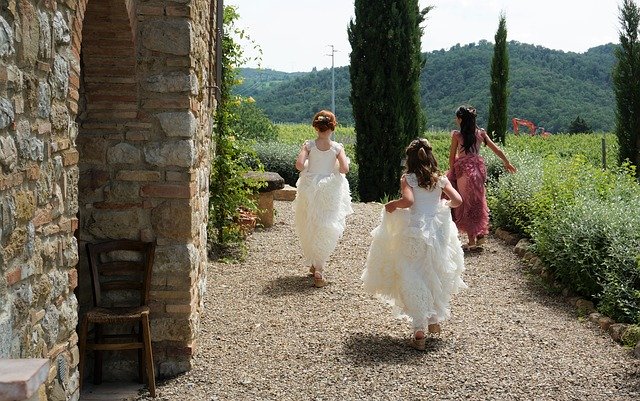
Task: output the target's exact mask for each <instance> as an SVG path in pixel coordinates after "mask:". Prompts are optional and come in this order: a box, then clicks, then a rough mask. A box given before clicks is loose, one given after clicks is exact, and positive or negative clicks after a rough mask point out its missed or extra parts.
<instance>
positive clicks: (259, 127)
mask: <svg viewBox="0 0 640 401" xmlns="http://www.w3.org/2000/svg"><path fill="white" fill-rule="evenodd" d="M230 109H231V112H232V113H233V114H234V116H233V117H234V118H232V119H231V121H230V122H229V126H230V129H231V130H233V131H234V132H236V134H237V136H238V137H240V138H242V139H253V140H257V141H272V140H276V139H277V138H278V127H277V126H276V125H274V124H273V123H272V122H271V121H270V120H269V117H267V115H266V114H265V113H264V111H262V109H260V108H259V107H258V106H256V103H255V101H254V100H253V99H251V98H249V99H241V100H239V101H238V102H236V103H234V104H233V105H232V106H231V107H230Z"/></svg>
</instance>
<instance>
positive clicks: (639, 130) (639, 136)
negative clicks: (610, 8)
mask: <svg viewBox="0 0 640 401" xmlns="http://www.w3.org/2000/svg"><path fill="white" fill-rule="evenodd" d="M620 24H621V25H622V28H621V30H620V47H619V48H618V49H617V50H616V59H617V62H616V65H615V67H614V70H613V83H614V88H615V95H616V106H617V110H616V111H617V112H616V135H617V136H618V142H619V143H620V154H619V160H620V162H623V161H624V160H629V161H631V163H633V164H634V165H635V166H639V165H640V41H638V28H639V27H640V9H639V8H638V6H637V5H636V4H635V2H634V1H633V0H623V2H622V5H621V6H620Z"/></svg>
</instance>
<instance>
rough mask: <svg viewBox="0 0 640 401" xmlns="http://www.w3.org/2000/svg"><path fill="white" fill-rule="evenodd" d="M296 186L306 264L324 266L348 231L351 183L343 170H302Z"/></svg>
mask: <svg viewBox="0 0 640 401" xmlns="http://www.w3.org/2000/svg"><path fill="white" fill-rule="evenodd" d="M296 186H297V195H296V199H295V200H294V201H293V206H294V211H295V229H296V234H297V235H298V238H299V240H300V245H301V247H302V255H303V258H304V264H305V266H311V265H314V266H317V267H319V266H323V265H324V264H326V262H327V260H328V259H329V256H330V255H331V253H332V252H333V251H334V249H335V247H336V245H337V243H338V239H340V237H341V236H342V233H343V232H344V229H345V219H346V217H347V215H349V214H351V213H353V209H352V208H351V194H350V191H349V182H348V181H347V179H346V178H345V176H344V174H340V173H334V174H331V175H328V176H326V175H317V174H306V173H301V174H300V178H299V179H298V182H297V184H296Z"/></svg>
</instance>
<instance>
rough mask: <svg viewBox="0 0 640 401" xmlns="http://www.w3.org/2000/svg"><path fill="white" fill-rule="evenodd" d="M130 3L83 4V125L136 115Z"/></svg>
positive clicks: (105, 0) (113, 0) (114, 0)
mask: <svg viewBox="0 0 640 401" xmlns="http://www.w3.org/2000/svg"><path fill="white" fill-rule="evenodd" d="M132 5H133V3H131V2H126V3H125V2H124V1H123V0H101V1H95V0H94V1H89V3H88V4H87V5H86V11H85V14H84V19H83V23H82V25H83V27H82V45H81V49H80V50H81V51H80V66H81V79H80V88H79V89H80V98H79V103H80V104H79V110H78V112H79V114H78V120H79V122H81V123H82V124H85V123H88V124H91V125H92V126H93V127H96V126H100V125H101V124H100V123H101V122H103V123H106V124H110V123H111V122H113V121H126V120H135V119H136V118H137V115H138V84H137V81H138V80H137V78H136V57H135V56H136V55H135V43H134V32H135V30H134V27H133V26H132V25H133V24H131V21H132V19H131V16H132V14H133V15H135V14H134V11H133V10H132V9H133V7H132ZM133 21H135V18H134V19H133ZM82 124H81V127H80V128H81V129H82V128H83V126H82Z"/></svg>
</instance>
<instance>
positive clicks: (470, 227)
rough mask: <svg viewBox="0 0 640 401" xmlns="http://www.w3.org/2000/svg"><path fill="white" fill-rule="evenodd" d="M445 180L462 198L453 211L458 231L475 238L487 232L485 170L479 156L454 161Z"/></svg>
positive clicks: (487, 213)
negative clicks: (449, 182) (447, 180)
mask: <svg viewBox="0 0 640 401" xmlns="http://www.w3.org/2000/svg"><path fill="white" fill-rule="evenodd" d="M447 178H448V179H449V181H451V183H452V184H453V186H454V188H456V190H457V191H458V192H459V193H460V195H461V196H462V205H460V206H459V207H457V208H455V209H453V221H454V222H455V223H456V226H457V227H458V230H460V231H462V232H465V233H467V234H468V235H469V236H472V237H477V236H478V235H486V234H487V233H488V232H489V207H488V206H487V198H486V195H485V181H486V180H487V169H486V167H485V164H484V159H483V158H482V156H480V155H476V154H471V155H466V156H463V157H460V158H458V159H456V161H455V163H454V165H453V168H452V169H451V170H449V173H448V174H447Z"/></svg>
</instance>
